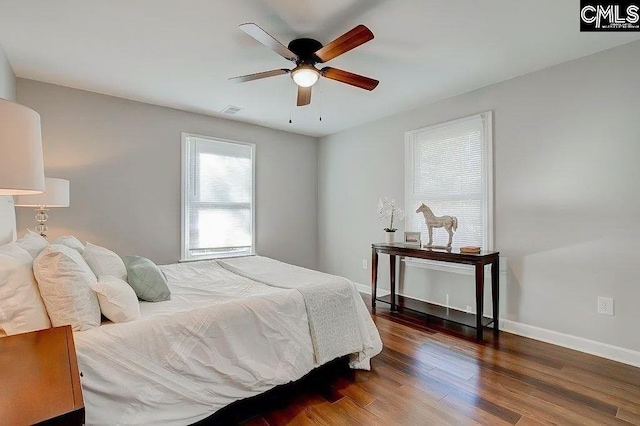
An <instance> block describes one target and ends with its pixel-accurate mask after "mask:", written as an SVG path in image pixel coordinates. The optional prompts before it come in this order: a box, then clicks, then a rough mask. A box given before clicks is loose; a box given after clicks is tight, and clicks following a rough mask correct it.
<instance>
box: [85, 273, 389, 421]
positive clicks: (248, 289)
mask: <svg viewBox="0 0 640 426" xmlns="http://www.w3.org/2000/svg"><path fill="white" fill-rule="evenodd" d="M161 268H162V270H163V272H164V273H165V274H166V276H167V280H168V282H169V286H170V289H171V292H172V297H171V300H169V301H166V302H158V303H148V302H141V306H140V308H141V313H142V318H141V319H140V320H138V321H134V322H129V323H122V324H103V325H101V326H100V327H98V328H95V329H92V330H88V331H84V332H78V333H75V334H74V339H75V343H76V350H77V353H78V363H79V367H80V371H81V372H82V374H83V377H82V387H83V393H84V398H85V406H86V418H87V424H89V425H92V424H94V425H101V424H158V425H160V424H163V425H184V424H188V423H193V422H196V421H198V420H201V419H203V418H206V417H207V416H209V415H211V414H212V413H214V412H215V411H217V410H219V409H221V408H222V407H224V406H226V405H228V404H230V403H232V402H234V401H237V400H239V399H244V398H248V397H251V396H255V395H257V394H260V393H262V392H265V391H267V390H269V389H271V388H273V387H275V386H278V385H281V384H285V383H288V382H291V381H294V380H298V379H299V378H301V377H302V376H304V375H305V374H307V373H308V372H309V371H311V370H312V369H314V368H315V367H318V366H319V364H318V363H317V362H316V358H315V357H314V348H313V343H312V339H311V335H310V331H309V320H308V317H307V311H306V308H305V301H304V298H303V296H302V294H301V293H300V291H298V290H296V289H288V288H278V287H274V286H271V285H267V284H264V283H260V282H258V281H255V280H252V279H249V278H247V277H243V276H240V275H238V274H236V273H233V272H231V271H229V270H227V269H225V268H223V267H221V265H220V264H218V263H217V262H215V261H205V262H193V263H182V264H174V265H166V266H162V267H161ZM360 302H362V301H361V300H360ZM359 315H360V314H359ZM366 315H368V313H367V314H366ZM367 319H368V321H371V318H370V317H369V318H367ZM368 333H374V334H375V336H371V339H372V340H373V341H375V342H379V341H380V340H379V335H378V334H377V330H375V327H373V329H369V331H368ZM379 346H380V347H376V348H374V350H373V351H371V350H370V351H369V352H368V353H369V354H370V355H374V354H376V353H378V352H379V351H380V350H381V344H380V345H379ZM345 355H347V354H345ZM367 361H368V360H367Z"/></svg>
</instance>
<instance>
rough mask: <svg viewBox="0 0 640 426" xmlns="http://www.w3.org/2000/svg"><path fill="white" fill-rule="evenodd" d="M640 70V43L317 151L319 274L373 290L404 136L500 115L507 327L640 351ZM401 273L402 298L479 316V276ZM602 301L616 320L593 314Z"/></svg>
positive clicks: (382, 124)
mask: <svg viewBox="0 0 640 426" xmlns="http://www.w3.org/2000/svg"><path fill="white" fill-rule="evenodd" d="M638 69H640V42H636V43H633V44H628V45H625V46H621V47H619V48H615V49H612V50H608V51H605V52H602V53H599V54H596V55H593V56H589V57H586V58H582V59H578V60H575V61H572V62H568V63H565V64H562V65H558V66H555V67H553V68H549V69H546V70H542V71H538V72H535V73H532V74H529V75H526V76H523V77H519V78H515V79H512V80H509V81H506V82H503V83H500V84H496V85H493V86H489V87H486V88H483V89H480V90H477V91H474V92H470V93H467V94H463V95H460V96H456V97H453V98H450V99H447V100H444V101H441V102H438V103H435V104H431V105H428V106H424V107H421V108H418V109H415V110H412V111H409V112H405V113H401V114H398V115H395V116H392V117H389V118H386V119H383V120H379V121H377V122H375V123H370V124H366V125H363V126H360V127H358V128H354V129H350V130H346V131H343V132H340V133H337V134H334V135H330V136H328V137H325V138H322V139H321V140H320V146H319V176H320V179H319V185H320V186H319V208H320V210H319V266H320V268H321V269H322V270H324V271H327V272H331V273H335V274H338V275H343V276H346V277H348V278H350V279H352V280H354V281H356V282H359V283H363V284H368V282H369V272H368V271H367V270H364V269H363V268H362V260H363V259H369V258H370V245H371V243H372V242H376V241H381V240H383V232H382V228H383V226H384V225H383V223H382V222H380V221H378V219H377V217H376V214H375V210H376V202H377V200H378V198H379V197H383V196H388V197H390V198H395V199H396V200H400V202H401V203H403V202H404V201H403V200H404V186H403V176H404V175H403V170H404V164H403V162H404V159H403V155H404V133H405V132H406V131H408V130H411V129H416V128H420V127H423V126H427V125H430V124H435V123H439V122H442V121H447V120H452V119H456V118H460V117H464V116H467V115H471V114H474V113H478V112H481V111H487V110H492V111H494V167H495V178H494V179H495V180H494V186H495V230H496V231H495V245H496V248H497V249H498V250H500V251H501V253H502V256H504V257H505V258H507V259H508V261H507V262H506V264H507V271H506V276H507V278H508V280H507V282H506V288H505V291H504V292H503V300H504V309H503V310H502V315H501V316H502V317H504V318H507V319H510V320H513V321H518V322H521V323H525V324H529V325H533V326H537V327H541V328H545V329H550V330H556V331H559V332H562V333H567V334H570V335H574V336H580V337H584V338H588V339H592V340H596V341H600V342H605V343H609V344H613V345H616V346H621V347H624V348H629V349H632V350H640V334H638V324H640V309H638V303H639V301H640V278H639V277H640V275H639V274H638V269H637V268H638V265H640V251H638V248H637V247H638V241H640V220H639V218H640V168H639V167H638V160H639V159H640V131H639V130H638V129H639V124H638V122H639V119H640V84H638V79H637V73H638ZM452 213H455V212H452ZM402 231H403V229H402V228H401V229H400V232H399V234H400V233H401V232H402ZM454 241H455V240H454ZM381 261H382V262H383V264H384V265H383V266H385V267H386V264H387V263H388V262H387V261H386V259H381ZM406 269H407V276H406V277H405V278H406V280H405V282H404V288H403V291H404V293H406V294H409V295H413V296H418V297H421V298H424V299H428V300H433V301H436V302H439V303H444V302H445V300H444V296H445V294H446V293H450V294H451V297H452V303H451V304H453V305H455V306H459V307H464V306H465V305H472V306H474V293H473V278H472V277H471V276H464V275H455V276H452V274H449V273H445V272H426V271H416V270H415V268H411V267H408V268H406ZM410 269H413V270H411V271H409V270H410ZM384 270H386V268H385V269H384ZM384 270H382V272H381V274H382V275H381V277H382V280H381V281H382V282H383V283H385V284H384V285H387V284H386V283H387V282H388V278H387V277H388V276H387V275H386V273H385V272H384ZM411 275H412V276H411ZM387 288H388V287H387ZM598 296H608V297H613V298H614V299H615V308H616V315H615V317H606V316H601V315H598V314H597V313H596V299H597V297H598Z"/></svg>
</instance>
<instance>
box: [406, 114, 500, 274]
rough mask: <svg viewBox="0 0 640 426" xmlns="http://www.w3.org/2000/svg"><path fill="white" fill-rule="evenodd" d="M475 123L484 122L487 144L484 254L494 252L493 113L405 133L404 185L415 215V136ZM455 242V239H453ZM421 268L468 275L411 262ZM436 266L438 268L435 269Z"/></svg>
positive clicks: (483, 201)
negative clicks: (429, 131)
mask: <svg viewBox="0 0 640 426" xmlns="http://www.w3.org/2000/svg"><path fill="white" fill-rule="evenodd" d="M473 119H481V120H482V121H483V130H484V137H483V139H484V144H485V146H484V147H483V148H484V149H483V153H484V158H483V159H482V160H483V173H482V176H481V178H482V184H483V186H485V187H486V192H485V194H484V197H482V203H483V213H484V214H483V230H484V232H483V250H493V247H494V224H493V222H494V198H493V192H494V188H493V176H494V174H495V170H494V168H493V113H492V111H485V112H482V113H479V114H474V115H470V116H466V117H462V118H458V119H455V120H449V121H445V122H441V123H437V124H434V125H431V126H425V127H421V128H419V129H414V130H410V131H408V132H406V133H405V164H404V169H405V176H404V184H405V191H404V196H405V207H406V209H407V210H406V211H407V214H413V213H414V211H413V210H412V208H413V206H411V205H410V203H411V199H412V195H413V184H414V178H415V176H414V143H415V138H416V135H417V134H418V133H420V132H424V131H428V130H434V129H438V128H441V127H446V126H451V125H456V124H459V123H462V122H464V121H468V120H473ZM408 228H409V226H407V229H405V230H407V231H413V229H408ZM454 239H455V236H454ZM414 263H416V264H420V265H423V266H424V267H428V268H433V269H440V270H442V269H444V268H446V269H447V270H449V271H451V272H459V273H465V274H466V273H467V271H466V268H460V265H458V268H457V269H456V267H451V266H453V265H442V264H440V263H439V262H430V261H424V262H423V261H415V262H414V261H413V260H412V261H411V264H414ZM436 266H437V267H436Z"/></svg>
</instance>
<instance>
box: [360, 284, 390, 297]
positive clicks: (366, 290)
mask: <svg viewBox="0 0 640 426" xmlns="http://www.w3.org/2000/svg"><path fill="white" fill-rule="evenodd" d="M354 284H355V286H356V288H357V289H358V291H359V292H360V293H364V294H368V295H369V296H371V287H370V286H368V285H364V284H358V283H354ZM389 293H390V291H389V290H385V289H383V288H380V287H378V297H380V296H386V295H387V294H389Z"/></svg>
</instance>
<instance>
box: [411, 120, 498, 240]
mask: <svg viewBox="0 0 640 426" xmlns="http://www.w3.org/2000/svg"><path fill="white" fill-rule="evenodd" d="M491 120H492V116H491V112H486V113H482V114H478V115H474V116H471V117H466V118H462V119H460V120H455V121H450V122H447V123H443V124H439V125H435V126H430V127H425V128H422V129H418V130H413V131H411V132H407V134H406V145H405V146H406V147H405V172H406V175H405V202H406V209H407V216H408V218H407V223H406V225H407V231H420V232H422V240H423V241H425V242H427V241H428V234H427V226H426V224H425V220H424V216H423V215H422V214H421V213H420V214H416V213H415V211H416V209H417V208H418V207H419V206H420V204H421V203H425V204H426V205H428V206H429V207H430V208H431V210H433V213H434V214H435V215H436V216H444V215H449V216H455V217H457V218H458V230H457V231H456V232H455V234H454V237H453V244H454V246H458V247H459V246H466V245H473V246H480V247H482V248H484V249H491V248H492V245H493V238H492V232H493V226H492V204H493V200H492V192H493V191H492V188H493V184H492V177H493V169H492V141H491V127H492V124H491ZM447 241H448V234H447V233H446V231H444V230H443V229H442V228H440V229H434V231H433V242H434V244H435V245H446V243H447Z"/></svg>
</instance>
